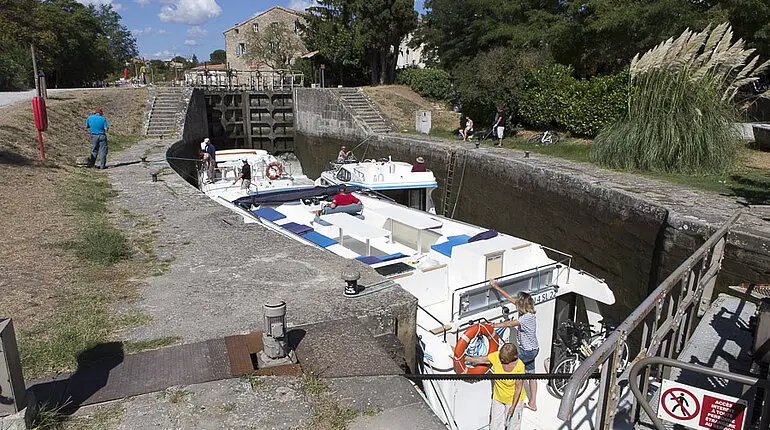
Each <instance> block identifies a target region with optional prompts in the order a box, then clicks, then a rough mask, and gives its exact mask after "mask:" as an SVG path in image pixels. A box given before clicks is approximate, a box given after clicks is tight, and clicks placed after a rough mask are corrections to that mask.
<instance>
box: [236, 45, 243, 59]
mask: <svg viewBox="0 0 770 430" xmlns="http://www.w3.org/2000/svg"><path fill="white" fill-rule="evenodd" d="M245 53H246V44H245V43H239V44H237V45H235V56H236V57H240V56H241V55H243V54H245Z"/></svg>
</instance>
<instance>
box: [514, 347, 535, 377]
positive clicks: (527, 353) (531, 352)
mask: <svg viewBox="0 0 770 430" xmlns="http://www.w3.org/2000/svg"><path fill="white" fill-rule="evenodd" d="M538 352H540V348H535V349H520V350H519V360H521V361H522V362H523V363H524V371H525V372H526V373H535V357H537V353H538Z"/></svg>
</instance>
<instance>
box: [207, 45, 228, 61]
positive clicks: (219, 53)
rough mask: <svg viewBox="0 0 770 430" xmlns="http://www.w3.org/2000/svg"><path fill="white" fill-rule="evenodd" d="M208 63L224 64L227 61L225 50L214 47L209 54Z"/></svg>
mask: <svg viewBox="0 0 770 430" xmlns="http://www.w3.org/2000/svg"><path fill="white" fill-rule="evenodd" d="M209 63H211V64H226V63H227V51H225V50H224V49H216V50H214V51H212V52H211V54H209Z"/></svg>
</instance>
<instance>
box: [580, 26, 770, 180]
mask: <svg viewBox="0 0 770 430" xmlns="http://www.w3.org/2000/svg"><path fill="white" fill-rule="evenodd" d="M731 39H732V30H731V29H730V27H729V25H728V24H726V23H725V24H722V25H719V26H718V27H716V28H715V29H714V30H713V31H711V30H710V29H709V28H707V29H706V30H704V31H703V32H701V33H693V32H692V31H690V30H686V31H685V32H683V33H682V35H681V36H679V37H678V38H677V39H676V40H674V39H669V40H667V41H665V42H663V43H661V44H659V45H658V46H656V47H655V48H653V49H651V50H649V51H647V52H646V53H645V54H644V55H642V56H641V57H640V56H639V55H637V56H636V57H634V59H633V61H632V62H631V68H630V73H631V77H632V80H633V82H634V84H635V85H636V87H637V88H636V89H635V94H634V97H633V98H632V99H631V100H630V104H629V110H628V114H627V115H625V116H624V117H623V118H622V119H621V120H619V121H617V122H616V123H614V124H612V125H611V126H609V127H608V128H606V129H605V130H603V131H602V132H601V133H600V134H599V136H598V137H597V138H596V140H595V141H594V145H593V148H592V151H591V158H592V159H593V160H594V161H596V162H597V163H599V164H603V165H605V166H609V167H615V168H624V169H642V170H650V171H660V172H680V173H720V172H724V171H725V170H727V169H728V168H729V167H730V166H731V164H732V162H733V161H734V159H735V153H736V149H737V148H736V136H735V131H734V129H733V123H734V122H736V121H737V119H738V110H737V108H736V106H735V104H734V103H733V98H734V96H735V93H736V91H737V90H738V89H739V88H740V87H741V86H743V85H746V84H749V83H751V82H754V81H756V80H757V79H758V78H757V76H758V75H759V74H760V73H762V72H763V70H764V69H765V68H766V67H767V66H768V65H769V64H770V62H765V63H762V64H760V65H757V64H758V57H756V56H752V52H753V50H746V49H744V43H743V41H742V40H739V41H737V42H735V43H732V40H731ZM752 57H753V58H752Z"/></svg>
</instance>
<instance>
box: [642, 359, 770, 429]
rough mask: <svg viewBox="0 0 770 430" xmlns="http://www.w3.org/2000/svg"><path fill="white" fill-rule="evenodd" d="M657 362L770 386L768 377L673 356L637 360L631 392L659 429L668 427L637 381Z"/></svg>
mask: <svg viewBox="0 0 770 430" xmlns="http://www.w3.org/2000/svg"><path fill="white" fill-rule="evenodd" d="M655 364H659V365H663V366H669V367H677V368H679V369H683V370H689V371H692V372H697V373H702V374H704V375H708V376H716V377H717V378H723V379H729V380H731V381H737V382H740V383H741V384H744V385H761V386H764V387H765V388H767V387H770V381H768V380H766V379H759V378H754V377H753V376H746V375H738V374H735V373H729V372H725V371H723V370H717V369H712V368H710V367H705V366H701V365H698V364H693V363H685V362H683V361H679V360H674V359H673V358H664V357H647V358H644V359H642V360H639V361H638V362H636V363H635V364H634V365H633V366H632V367H631V372H630V373H629V378H628V379H629V384H628V385H629V387H630V388H631V392H632V393H634V397H635V398H636V401H637V402H638V403H639V404H640V405H641V406H642V409H644V411H645V412H647V416H649V417H650V420H652V423H653V424H654V425H655V427H656V428H657V429H658V430H666V427H665V425H664V424H663V422H662V421H661V420H660V419H658V417H657V414H655V411H654V410H653V409H652V406H650V404H649V403H648V402H647V399H646V398H645V396H644V394H642V391H641V390H640V389H639V383H638V382H637V380H638V378H639V372H640V371H641V370H642V368H644V367H648V366H651V365H655ZM766 415H767V413H765V414H763V416H762V418H761V419H762V420H766V419H767V417H766ZM760 428H766V427H763V426H762V424H760Z"/></svg>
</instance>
